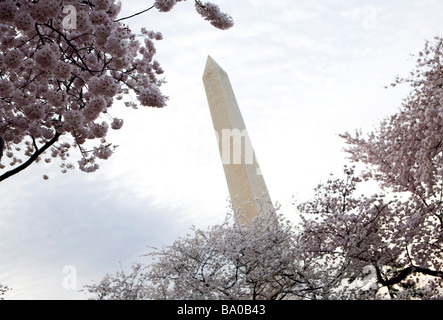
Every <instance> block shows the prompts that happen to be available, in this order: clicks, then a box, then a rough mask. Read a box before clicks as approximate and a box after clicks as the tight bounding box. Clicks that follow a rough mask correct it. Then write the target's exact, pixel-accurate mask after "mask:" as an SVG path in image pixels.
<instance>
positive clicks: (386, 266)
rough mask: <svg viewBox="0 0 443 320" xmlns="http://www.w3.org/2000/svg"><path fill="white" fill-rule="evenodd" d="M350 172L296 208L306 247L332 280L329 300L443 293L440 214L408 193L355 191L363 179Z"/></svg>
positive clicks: (350, 169)
mask: <svg viewBox="0 0 443 320" xmlns="http://www.w3.org/2000/svg"><path fill="white" fill-rule="evenodd" d="M344 172H345V178H344V179H341V178H334V177H330V179H328V180H327V181H326V182H325V183H323V184H320V185H319V186H318V187H317V188H316V189H315V195H314V198H313V200H311V201H307V202H305V203H302V204H300V205H299V206H298V208H299V210H300V212H302V213H303V214H302V215H301V216H300V219H301V223H300V229H301V230H302V236H301V237H300V238H299V242H298V245H299V246H300V250H303V251H304V252H305V253H306V254H309V253H312V257H313V258H314V260H315V261H317V262H316V263H317V264H318V267H317V268H319V269H321V270H323V271H324V272H325V273H326V274H327V277H328V279H325V278H323V279H321V280H322V282H323V283H324V284H328V285H327V286H324V289H327V290H324V292H323V298H328V299H336V298H339V299H349V298H353V299H357V298H358V299H382V298H389V299H393V298H402V299H403V298H421V299H434V298H439V299H441V298H443V259H442V257H443V246H442V245H441V241H442V237H441V231H440V230H441V224H440V222H439V221H438V219H436V218H435V217H434V216H433V214H426V210H424V208H423V206H417V204H416V203H415V202H413V201H411V199H410V198H407V197H405V196H404V194H396V193H389V194H385V193H382V192H380V193H378V194H374V195H372V196H370V197H368V196H365V195H357V194H356V192H357V190H358V185H359V184H360V183H363V182H364V181H363V179H362V178H361V177H359V176H358V175H356V174H355V172H354V168H353V167H345V169H344ZM301 248H303V249H301ZM325 280H326V281H325Z"/></svg>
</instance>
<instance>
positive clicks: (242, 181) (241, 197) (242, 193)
mask: <svg viewBox="0 0 443 320" xmlns="http://www.w3.org/2000/svg"><path fill="white" fill-rule="evenodd" d="M203 82H204V86H205V90H206V96H207V98H208V104H209V109H210V111H211V117H212V122H213V124H214V129H215V132H216V136H217V138H218V145H219V150H220V156H221V159H222V164H223V169H224V172H225V177H226V182H227V184H228V189H229V195H230V198H231V201H232V205H233V209H234V212H235V213H236V214H238V216H236V218H237V220H238V221H239V222H240V223H248V222H250V221H251V220H252V219H253V218H254V217H256V216H258V215H259V214H260V212H264V211H269V210H273V206H272V201H271V199H270V196H269V192H268V189H267V187H266V184H265V181H264V179H263V176H262V174H261V170H260V167H259V165H258V163H257V159H256V157H255V154H254V149H253V148H252V144H251V141H250V139H249V135H248V132H247V130H246V126H245V123H244V121H243V117H242V115H241V112H240V108H239V106H238V103H237V100H236V98H235V95H234V91H233V90H232V86H231V82H230V81H229V77H228V75H227V73H226V72H225V71H224V70H223V69H222V68H221V67H220V66H219V65H218V64H217V63H216V62H215V61H214V60H213V59H212V58H211V57H210V56H208V60H207V62H206V67H205V71H204V74H203Z"/></svg>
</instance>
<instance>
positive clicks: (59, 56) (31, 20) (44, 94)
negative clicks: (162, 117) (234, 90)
mask: <svg viewBox="0 0 443 320" xmlns="http://www.w3.org/2000/svg"><path fill="white" fill-rule="evenodd" d="M180 1H184V0H154V4H153V6H152V7H150V8H148V9H146V10H143V11H141V12H139V13H136V14H134V15H132V16H135V15H137V14H140V13H143V12H146V11H148V10H150V9H154V8H155V9H157V10H159V11H161V12H167V11H170V10H171V9H172V8H173V7H174V6H175V5H176V3H177V2H180ZM195 6H196V10H197V12H198V13H199V14H200V15H201V16H202V17H203V18H204V19H205V20H207V21H209V22H210V23H211V24H212V25H214V26H215V27H217V28H220V29H227V28H230V27H231V26H232V25H233V22H232V18H231V17H230V16H229V15H227V14H225V13H222V12H221V11H220V10H219V7H218V6H217V5H215V4H212V3H202V2H200V1H197V0H196V1H195ZM120 9H121V3H120V2H119V3H117V2H116V1H115V0H83V1H81V0H63V1H59V0H33V1H29V0H1V1H0V161H1V162H0V181H3V180H5V179H7V178H9V177H11V176H12V175H14V174H17V173H19V172H20V171H22V170H24V169H25V168H27V167H28V166H29V165H31V164H32V163H34V162H38V161H41V160H43V161H45V162H51V161H53V160H54V159H56V158H57V159H59V160H60V161H61V162H62V163H61V167H62V172H66V171H67V170H69V169H72V168H74V167H75V165H74V164H73V163H72V162H70V161H69V160H70V159H72V158H75V157H76V156H74V155H73V154H72V153H73V149H76V150H78V151H79V153H78V154H79V156H77V159H76V160H77V163H78V167H79V169H80V170H82V171H85V172H94V171H95V170H97V169H98V168H99V164H98V160H106V159H108V158H109V157H110V156H111V155H112V153H113V152H114V149H115V146H114V145H113V144H112V143H111V142H110V141H108V140H107V139H106V137H107V133H108V130H109V129H113V130H118V129H120V128H121V127H122V125H123V121H124V120H123V119H119V118H116V117H113V116H112V113H113V112H112V110H113V109H114V108H115V107H116V106H114V105H115V104H116V103H115V101H116V100H120V101H121V102H122V103H119V104H118V105H119V106H126V107H130V108H137V107H138V106H139V105H141V106H146V107H153V108H162V107H164V106H165V105H166V102H167V97H165V96H164V95H163V94H162V93H161V91H160V87H161V85H162V84H163V83H164V79H162V78H161V75H162V74H163V70H162V68H161V66H160V63H159V62H158V61H156V60H155V59H154V56H155V53H156V48H155V42H156V41H158V40H161V39H162V35H161V33H159V32H154V31H149V30H147V29H145V28H144V29H142V30H141V34H139V33H137V34H136V33H134V32H133V31H132V30H131V29H130V27H129V26H127V25H125V24H124V22H123V21H124V20H126V19H127V18H130V17H124V18H118V14H119V12H120ZM132 16H131V17H132ZM130 93H133V94H135V96H136V99H137V100H134V99H132V98H131V95H130Z"/></svg>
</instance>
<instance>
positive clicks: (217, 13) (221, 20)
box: [154, 0, 234, 30]
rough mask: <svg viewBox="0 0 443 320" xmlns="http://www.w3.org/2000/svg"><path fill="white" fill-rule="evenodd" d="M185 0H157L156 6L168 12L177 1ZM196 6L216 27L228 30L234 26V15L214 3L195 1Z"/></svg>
mask: <svg viewBox="0 0 443 320" xmlns="http://www.w3.org/2000/svg"><path fill="white" fill-rule="evenodd" d="M180 1H185V0H156V1H155V4H154V5H155V7H156V8H157V9H158V10H159V11H161V12H168V11H170V10H172V8H173V7H174V6H175V5H176V4H177V2H180ZM195 8H196V10H197V12H198V13H199V14H200V15H201V16H202V17H203V18H204V19H205V20H207V21H209V22H210V23H211V24H212V25H213V26H215V27H216V28H219V29H222V30H226V29H229V28H231V27H232V26H233V24H234V22H233V19H232V17H231V16H230V15H229V14H227V13H224V12H222V11H221V10H220V7H219V6H218V5H216V4H214V3H211V2H206V3H202V2H200V1H198V0H196V1H195Z"/></svg>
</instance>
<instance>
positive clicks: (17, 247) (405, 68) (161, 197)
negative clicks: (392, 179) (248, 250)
mask: <svg viewBox="0 0 443 320" xmlns="http://www.w3.org/2000/svg"><path fill="white" fill-rule="evenodd" d="M122 2H123V10H122V13H121V15H120V16H121V17H124V16H127V15H130V14H132V13H135V12H137V11H140V10H141V9H143V8H148V7H150V6H151V5H152V3H153V2H152V1H148V0H143V1H140V0H136V1H134V0H131V1H129V0H123V1H122ZM215 2H216V3H217V4H219V5H220V7H221V8H222V10H224V11H226V12H228V13H230V14H231V15H232V17H233V18H234V20H235V26H234V27H233V28H232V29H231V30H228V31H221V30H218V29H215V28H213V27H212V26H211V25H209V24H208V23H207V22H205V21H203V20H202V19H201V18H200V16H199V15H198V14H197V13H195V10H194V5H193V1H191V0H188V1H186V2H184V3H179V4H178V5H177V6H176V7H175V9H174V10H173V11H172V12H170V13H158V12H155V11H148V12H147V13H145V14H143V15H141V16H138V17H135V18H133V19H131V20H128V22H127V23H128V24H129V25H130V26H131V27H132V29H133V30H138V29H140V28H141V27H142V26H145V27H147V28H148V29H152V30H154V31H161V32H162V33H163V35H164V40H162V41H160V42H158V45H157V59H158V60H159V61H160V63H161V64H162V66H163V68H164V70H165V77H166V79H167V81H168V83H167V84H166V85H164V87H163V92H164V93H165V94H166V95H168V96H169V97H170V99H169V103H168V106H167V108H165V109H147V108H142V109H139V110H129V109H126V108H124V107H119V105H118V104H116V105H115V107H114V110H113V115H115V116H121V117H123V118H124V119H125V125H124V127H123V128H122V129H121V130H120V131H117V132H116V134H113V135H112V138H110V139H109V140H110V141H112V142H113V143H115V144H118V145H119V148H118V149H117V150H116V153H115V154H114V155H113V157H111V158H110V159H109V160H107V161H105V162H102V163H100V165H101V169H100V170H99V171H98V172H96V173H93V174H85V173H83V172H80V171H78V170H76V171H70V172H69V173H67V174H62V173H60V171H59V168H58V167H57V164H53V165H51V166H47V165H43V164H34V165H32V166H31V167H30V168H28V169H27V170H26V171H24V172H22V173H20V174H19V175H16V176H14V177H12V178H10V179H8V180H5V181H4V182H2V183H1V184H0V200H1V201H0V203H1V206H0V236H1V242H0V283H2V284H5V285H8V286H10V287H11V288H12V289H13V290H12V291H10V292H9V293H8V294H7V295H6V298H10V299H85V298H86V297H87V296H86V295H85V294H83V293H79V292H78V289H81V288H82V286H83V285H85V284H89V283H91V281H93V280H96V281H98V280H100V279H101V278H102V277H103V276H104V275H105V273H107V272H111V273H114V272H115V271H117V270H119V269H120V268H121V267H123V268H124V269H129V268H130V265H131V263H132V262H135V261H141V262H143V261H146V260H144V259H145V258H143V257H141V255H143V254H145V253H147V252H148V251H149V249H148V246H162V245H168V244H170V243H171V242H172V241H173V240H174V239H176V238H177V237H179V236H183V235H185V234H186V233H187V232H188V230H189V228H190V227H191V226H192V225H196V226H198V227H202V228H204V227H206V226H208V225H212V224H215V223H219V222H221V221H222V220H223V218H224V216H225V214H226V210H227V209H226V206H227V204H228V203H227V198H228V189H227V185H226V181H225V178H224V174H223V168H222V165H221V161H220V156H219V154H218V147H217V144H216V138H215V134H214V129H213V126H212V121H211V116H210V113H209V108H208V105H207V101H206V95H205V91H204V87H203V82H202V75H203V71H204V66H205V63H206V58H207V56H208V54H209V55H211V56H212V57H213V58H214V59H215V60H216V61H217V63H218V64H219V65H220V66H221V67H222V68H223V69H224V70H225V71H226V72H227V73H228V74H229V77H230V79H231V83H232V85H233V88H234V91H235V93H236V96H237V100H238V102H239V105H240V108H241V111H242V113H243V118H244V120H245V123H246V127H247V128H248V132H249V136H250V138H251V141H252V144H253V146H254V149H255V152H256V155H257V159H258V161H259V163H260V166H261V169H262V173H263V175H264V179H265V181H266V183H267V186H268V189H269V192H270V195H271V197H272V200H273V201H274V202H279V203H281V204H282V208H283V212H285V213H286V214H287V215H288V217H290V218H291V219H292V218H294V219H295V216H294V215H295V213H294V210H293V206H292V205H291V202H292V197H294V198H295V199H297V200H302V199H307V198H308V197H309V196H311V195H312V189H313V187H315V186H316V185H317V184H318V183H319V182H320V181H321V180H322V179H326V178H327V176H328V174H329V173H331V172H333V173H340V171H341V168H342V165H343V164H345V161H346V160H345V157H346V154H345V153H343V151H342V149H343V147H344V145H343V142H342V141H341V140H340V138H339V137H338V136H337V134H339V133H343V132H345V131H354V130H355V129H359V128H363V129H365V130H371V129H372V128H374V127H375V126H376V125H377V123H378V122H379V121H380V120H381V119H383V118H384V117H386V116H388V115H390V114H392V113H394V112H396V111H397V110H398V108H399V107H400V104H401V99H402V98H404V97H405V95H406V94H407V88H395V89H392V88H390V89H385V88H384V87H385V86H386V85H389V84H390V83H391V82H392V81H393V80H394V78H395V76H396V75H397V74H400V75H407V74H408V72H409V71H411V68H412V67H413V66H414V62H413V59H412V58H411V56H410V54H416V53H418V51H419V50H421V49H422V48H423V45H424V41H425V39H432V38H433V37H434V36H442V33H443V19H442V18H441V13H442V12H443V2H442V1H441V0H416V1H413V0H389V1H386V0H383V1H378V0H377V1H376V0H374V1H372V0H368V1H357V0H354V1H352V0H340V1H339V0H336V1H332V0H316V1H299V0H279V1H263V0H242V1H239V0H218V1H215ZM44 174H46V175H48V176H49V177H50V179H49V180H46V181H45V180H43V179H42V176H43V175H44ZM64 272H65V273H64ZM74 273H75V276H76V278H75V279H76V285H77V290H74V289H69V288H67V287H66V283H67V282H66V279H67V278H66V277H68V276H72V275H74ZM69 279H72V278H69ZM64 284H65V286H64ZM71 284H73V283H72V282H71Z"/></svg>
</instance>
